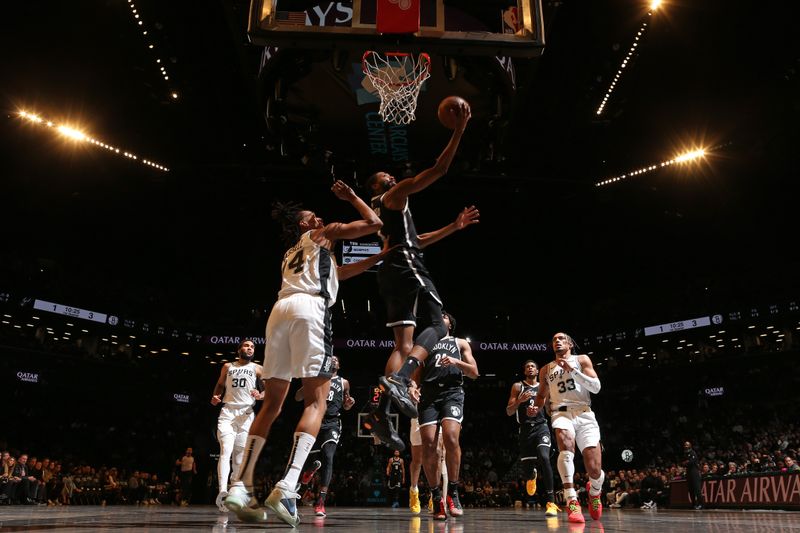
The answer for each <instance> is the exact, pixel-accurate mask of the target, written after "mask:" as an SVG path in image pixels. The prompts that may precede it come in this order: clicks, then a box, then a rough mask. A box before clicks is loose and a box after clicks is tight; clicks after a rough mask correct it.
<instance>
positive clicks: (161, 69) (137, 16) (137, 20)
mask: <svg viewBox="0 0 800 533" xmlns="http://www.w3.org/2000/svg"><path fill="white" fill-rule="evenodd" d="M128 8H129V9H130V12H131V16H132V17H133V22H134V24H136V25H137V26H138V27H139V30H140V31H141V32H142V37H144V39H145V43H146V46H147V49H148V50H149V51H150V53H152V54H155V58H154V61H155V63H156V67H157V68H158V73H159V75H160V76H161V77H162V78H163V80H164V82H166V84H167V87H168V89H169V95H170V97H171V98H172V99H173V100H177V99H178V92H177V91H176V90H174V88H173V87H172V84H171V83H170V81H169V73H168V72H167V69H166V67H165V66H164V64H163V62H162V61H161V58H160V57H159V56H158V52H157V50H156V45H155V44H154V43H153V39H152V36H151V35H150V34H149V32H148V30H147V28H145V25H144V21H143V20H142V16H141V13H139V9H138V8H137V7H136V4H135V3H134V1H133V0H128Z"/></svg>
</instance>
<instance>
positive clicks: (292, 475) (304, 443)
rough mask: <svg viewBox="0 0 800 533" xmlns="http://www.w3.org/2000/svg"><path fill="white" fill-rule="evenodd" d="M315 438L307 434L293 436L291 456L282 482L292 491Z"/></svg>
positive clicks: (298, 433) (299, 433)
mask: <svg viewBox="0 0 800 533" xmlns="http://www.w3.org/2000/svg"><path fill="white" fill-rule="evenodd" d="M315 440H316V437H312V436H311V435H309V434H308V433H301V432H297V433H295V434H294V446H292V454H291V455H290V456H289V464H288V466H287V468H286V473H285V474H284V476H283V480H284V481H285V482H286V486H287V487H292V489H294V487H295V486H297V480H298V479H299V478H300V472H301V471H302V470H303V465H304V464H305V462H306V459H307V458H308V454H309V452H310V451H311V447H312V446H313V445H314V441H315Z"/></svg>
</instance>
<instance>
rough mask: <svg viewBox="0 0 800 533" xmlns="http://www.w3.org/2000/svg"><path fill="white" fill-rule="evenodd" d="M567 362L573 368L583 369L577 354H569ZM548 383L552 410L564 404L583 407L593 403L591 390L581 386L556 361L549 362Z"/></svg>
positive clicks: (546, 377)
mask: <svg viewBox="0 0 800 533" xmlns="http://www.w3.org/2000/svg"><path fill="white" fill-rule="evenodd" d="M566 360H567V362H568V363H569V364H570V366H571V367H572V368H577V369H578V370H580V369H581V364H580V363H579V362H578V356H577V355H568V356H567V357H566ZM545 379H546V383H547V386H548V387H549V388H550V411H551V412H552V411H555V410H557V409H558V408H559V407H561V406H562V405H565V406H567V407H583V406H586V407H588V406H590V405H592V400H591V398H590V397H589V391H588V390H586V389H584V388H583V387H581V384H580V383H578V382H577V381H575V379H574V378H573V377H572V376H571V375H570V374H568V373H566V372H564V369H563V368H561V367H560V366H558V365H557V364H556V363H555V361H553V362H551V363H548V364H547V371H546V376H545Z"/></svg>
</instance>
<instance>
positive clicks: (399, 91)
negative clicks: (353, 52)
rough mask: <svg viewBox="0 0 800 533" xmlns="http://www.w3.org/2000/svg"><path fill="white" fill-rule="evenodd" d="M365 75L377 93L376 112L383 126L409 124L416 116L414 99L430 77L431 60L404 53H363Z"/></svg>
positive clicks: (426, 57)
mask: <svg viewBox="0 0 800 533" xmlns="http://www.w3.org/2000/svg"><path fill="white" fill-rule="evenodd" d="M362 67H363V69H364V74H366V75H367V77H368V78H369V81H370V82H371V83H372V86H373V87H374V88H375V90H376V91H378V95H379V96H380V99H381V106H380V109H378V112H379V113H380V115H381V118H382V119H383V121H384V122H391V123H394V124H408V123H410V122H411V121H413V120H414V119H415V118H416V116H415V115H414V112H415V111H416V110H417V97H418V96H419V91H420V89H422V84H423V83H425V80H427V79H428V78H429V77H430V76H431V58H430V56H428V54H426V53H422V54H420V55H419V57H416V58H415V57H414V56H413V55H412V54H407V53H404V52H387V53H386V54H383V55H382V54H379V53H378V52H373V51H368V52H365V53H364V57H363V60H362Z"/></svg>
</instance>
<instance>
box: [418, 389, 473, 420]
mask: <svg viewBox="0 0 800 533" xmlns="http://www.w3.org/2000/svg"><path fill="white" fill-rule="evenodd" d="M417 410H418V412H419V425H420V427H422V426H428V425H430V424H437V423H439V422H440V421H442V420H455V421H456V422H458V423H459V424H460V423H461V421H462V420H464V389H462V388H461V387H456V388H450V389H444V390H435V389H434V390H423V391H422V399H421V400H420V402H419V406H418V408H417Z"/></svg>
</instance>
